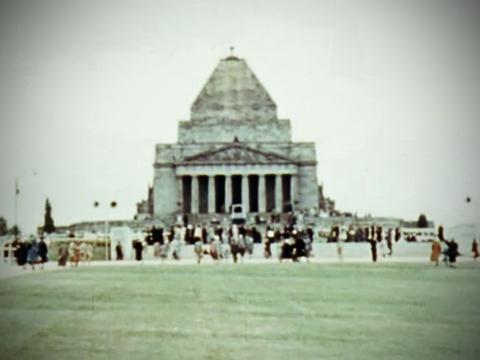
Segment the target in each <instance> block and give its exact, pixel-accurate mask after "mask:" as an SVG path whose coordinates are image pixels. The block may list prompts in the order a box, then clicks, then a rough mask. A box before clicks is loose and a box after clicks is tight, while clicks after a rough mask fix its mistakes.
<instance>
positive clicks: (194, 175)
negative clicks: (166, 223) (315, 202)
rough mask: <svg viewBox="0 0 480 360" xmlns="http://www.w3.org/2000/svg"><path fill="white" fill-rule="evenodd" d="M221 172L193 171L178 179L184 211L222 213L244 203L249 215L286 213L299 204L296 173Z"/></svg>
mask: <svg viewBox="0 0 480 360" xmlns="http://www.w3.org/2000/svg"><path fill="white" fill-rule="evenodd" d="M271 172H272V170H271V169H270V170H268V169H265V171H264V172H257V173H250V172H245V171H244V172H242V173H238V170H235V169H231V171H230V172H228V173H225V172H224V173H220V172H219V170H218V171H215V170H214V169H212V170H211V171H209V172H208V173H207V172H206V171H205V170H204V171H202V170H201V169H198V170H197V171H190V174H188V175H179V176H177V186H179V187H180V188H181V193H182V211H183V213H191V214H207V213H208V214H216V213H217V214H221V213H225V212H228V209H229V208H230V206H231V205H235V204H242V205H243V207H244V209H245V210H246V211H247V212H249V213H266V212H272V211H275V212H278V213H281V212H284V211H288V210H289V209H291V208H292V204H293V203H294V201H295V198H296V194H297V189H296V183H297V181H296V176H297V175H296V174H295V173H294V172H293V171H290V172H288V170H284V171H283V172H278V173H276V174H272V173H271Z"/></svg>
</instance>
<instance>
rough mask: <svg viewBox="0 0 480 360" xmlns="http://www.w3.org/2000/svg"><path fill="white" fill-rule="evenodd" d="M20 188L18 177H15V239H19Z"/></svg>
mask: <svg viewBox="0 0 480 360" xmlns="http://www.w3.org/2000/svg"><path fill="white" fill-rule="evenodd" d="M19 192H20V190H19V189H18V177H15V213H14V226H15V228H14V229H15V230H14V234H13V235H14V237H15V240H17V239H18V224H17V219H18V193H19Z"/></svg>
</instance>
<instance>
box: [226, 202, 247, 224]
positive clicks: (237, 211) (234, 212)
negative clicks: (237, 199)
mask: <svg viewBox="0 0 480 360" xmlns="http://www.w3.org/2000/svg"><path fill="white" fill-rule="evenodd" d="M230 219H231V220H232V223H233V224H245V221H246V219H247V214H246V213H245V210H244V209H243V205H242V204H235V205H232V208H231V210H230Z"/></svg>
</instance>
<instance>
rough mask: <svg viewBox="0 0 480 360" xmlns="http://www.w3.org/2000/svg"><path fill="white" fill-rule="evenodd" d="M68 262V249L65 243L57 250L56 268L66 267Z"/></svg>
mask: <svg viewBox="0 0 480 360" xmlns="http://www.w3.org/2000/svg"><path fill="white" fill-rule="evenodd" d="M67 260H68V248H67V245H66V244H65V243H63V244H60V247H59V248H58V266H66V265H67Z"/></svg>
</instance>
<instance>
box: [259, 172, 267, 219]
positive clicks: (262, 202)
mask: <svg viewBox="0 0 480 360" xmlns="http://www.w3.org/2000/svg"><path fill="white" fill-rule="evenodd" d="M266 211H267V193H266V191H265V175H258V212H261V213H264V212H266Z"/></svg>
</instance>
